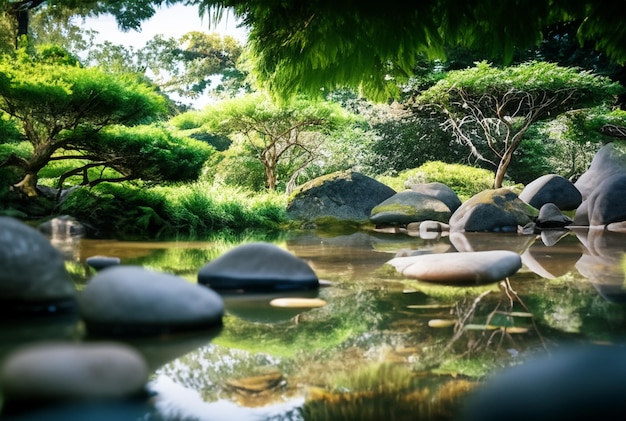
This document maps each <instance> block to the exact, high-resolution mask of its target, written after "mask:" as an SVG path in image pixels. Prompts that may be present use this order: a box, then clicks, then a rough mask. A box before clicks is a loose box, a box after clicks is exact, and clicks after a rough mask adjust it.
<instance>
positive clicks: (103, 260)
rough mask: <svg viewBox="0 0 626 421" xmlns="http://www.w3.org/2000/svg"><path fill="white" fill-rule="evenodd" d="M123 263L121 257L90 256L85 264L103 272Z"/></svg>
mask: <svg viewBox="0 0 626 421" xmlns="http://www.w3.org/2000/svg"><path fill="white" fill-rule="evenodd" d="M121 262H122V260H121V259H120V258H119V257H114V256H89V257H88V258H86V259H85V263H87V265H88V266H90V267H92V268H94V269H95V270H102V269H104V268H108V267H111V266H117V265H119V264H120V263H121Z"/></svg>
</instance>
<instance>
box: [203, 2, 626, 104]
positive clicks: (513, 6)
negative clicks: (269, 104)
mask: <svg viewBox="0 0 626 421" xmlns="http://www.w3.org/2000/svg"><path fill="white" fill-rule="evenodd" d="M194 4H197V5H198V6H199V7H200V8H201V10H207V11H210V12H211V13H213V14H216V15H219V13H220V12H221V11H222V10H223V9H224V8H228V7H229V8H233V9H234V11H235V14H236V15H237V16H238V17H239V18H240V19H241V20H242V23H243V24H244V25H246V26H248V27H249V28H250V32H249V36H248V44H249V47H250V48H251V51H252V54H251V57H252V58H253V59H254V63H255V64H254V69H255V73H256V75H257V77H258V79H259V80H260V81H262V82H263V83H265V84H266V85H267V86H268V87H269V89H270V90H271V91H273V92H277V93H280V94H282V96H289V95H292V94H293V93H294V92H298V91H304V92H307V93H312V94H319V92H320V89H324V88H328V89H334V88H337V87H344V86H350V87H353V88H361V89H362V92H363V93H364V94H365V95H366V96H368V97H370V98H377V99H383V100H384V99H387V97H388V96H389V95H394V94H397V93H398V92H397V89H396V88H395V86H397V82H398V81H399V80H401V79H403V78H405V77H406V76H408V75H411V74H412V66H413V65H414V64H415V62H416V61H417V59H418V55H419V54H421V53H425V54H426V55H427V56H429V57H431V58H432V57H439V58H443V57H444V55H445V47H446V46H465V47H469V48H471V49H473V50H476V51H480V52H484V54H485V55H484V57H485V58H491V57H494V58H495V57H499V58H502V59H503V61H504V62H505V63H507V62H510V61H511V59H512V58H513V55H514V52H515V49H516V48H531V47H533V46H535V45H536V44H538V43H539V42H540V41H541V40H542V39H543V38H544V37H543V35H544V34H543V31H544V29H545V28H546V27H548V26H550V25H554V24H558V23H564V22H575V23H576V25H577V28H576V33H577V34H578V37H579V41H580V42H589V43H591V44H592V45H593V46H594V47H595V48H596V49H597V50H598V51H600V52H602V53H604V54H606V55H607V56H608V57H609V58H610V59H612V60H614V61H616V62H618V63H620V64H623V63H624V62H626V40H625V36H626V29H624V28H625V26H624V21H623V12H622V10H623V8H624V6H626V3H625V2H624V0H619V1H612V2H609V1H594V0H533V1H531V2H528V1H517V0H420V1H414V2H411V3H410V4H407V3H398V2H393V3H390V4H388V3H386V4H381V3H376V2H364V1H356V0H347V1H334V0H332V1H331V0H317V1H306V2H304V1H299V2H297V1H291V2H289V1H283V2H276V1H273V0H265V1H263V0H261V1H259V0H197V1H194Z"/></svg>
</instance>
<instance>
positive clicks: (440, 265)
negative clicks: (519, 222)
mask: <svg viewBox="0 0 626 421" xmlns="http://www.w3.org/2000/svg"><path fill="white" fill-rule="evenodd" d="M387 263H388V264H390V265H392V266H393V267H395V268H396V270H397V271H398V272H400V273H401V274H402V275H404V276H406V277H408V278H414V279H418V280H420V281H424V282H437V283H441V284H455V285H457V284H461V285H467V284H485V283H492V282H497V281H500V280H502V279H504V278H506V277H507V276H511V275H513V274H514V273H515V272H517V271H518V270H519V269H520V268H521V267H522V259H521V257H520V255H519V254H517V253H515V252H512V251H508V250H491V251H476V252H456V253H439V254H423V255H420V256H407V257H395V258H393V259H391V260H390V261H389V262H387Z"/></svg>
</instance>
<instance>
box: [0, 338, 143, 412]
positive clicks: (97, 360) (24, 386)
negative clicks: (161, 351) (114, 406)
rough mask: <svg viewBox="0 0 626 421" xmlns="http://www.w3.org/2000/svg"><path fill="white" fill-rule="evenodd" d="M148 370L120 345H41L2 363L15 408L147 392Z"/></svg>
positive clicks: (0, 374)
mask: <svg viewBox="0 0 626 421" xmlns="http://www.w3.org/2000/svg"><path fill="white" fill-rule="evenodd" d="M148 376H149V371H148V366H147V364H146V362H145V360H144V359H143V357H142V356H141V355H140V354H139V353H138V352H137V351H136V350H135V349H134V348H131V347H130V346H128V345H124V344H121V343H112V342H111V343H109V342H104V343H71V342H67V343H61V342H40V343H37V344H34V345H27V346H24V347H21V348H18V349H16V350H14V351H12V352H11V354H9V355H8V356H7V357H6V358H5V360H4V361H3V364H2V367H1V369H0V384H1V385H2V393H3V395H4V399H5V402H9V403H10V404H11V406H19V405H29V406H32V405H33V403H48V402H54V401H70V400H93V399H107V400H110V399H120V398H128V397H131V396H134V395H137V394H139V393H141V392H143V391H144V388H145V385H146V382H147V381H148Z"/></svg>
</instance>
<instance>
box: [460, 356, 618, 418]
mask: <svg viewBox="0 0 626 421" xmlns="http://www.w3.org/2000/svg"><path fill="white" fill-rule="evenodd" d="M625 377H626V360H625V359H624V349H623V347H621V346H611V345H608V346H607V345H590V346H585V345H578V346H576V345H573V346H566V347H561V348H560V349H558V348H557V349H556V350H553V351H552V352H551V353H550V355H543V356H538V357H535V358H533V359H531V360H530V361H527V362H525V363H523V364H519V365H516V366H515V367H511V368H507V369H504V370H502V371H501V372H498V373H496V374H495V375H494V376H492V377H491V378H487V379H486V380H485V381H484V384H483V385H482V386H479V387H478V388H476V389H474V391H473V392H471V393H470V395H469V396H467V397H466V398H465V400H464V404H463V407H462V410H461V414H460V416H459V417H457V418H456V419H457V420H459V421H501V420H507V421H528V420H551V421H569V420H574V419H576V420H592V419H593V420H607V421H608V420H611V421H612V420H621V419H623V418H624V413H625V412H626V400H624V395H625V394H626V382H624V378H625ZM521 402H528V404H523V405H522V404H521Z"/></svg>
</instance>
